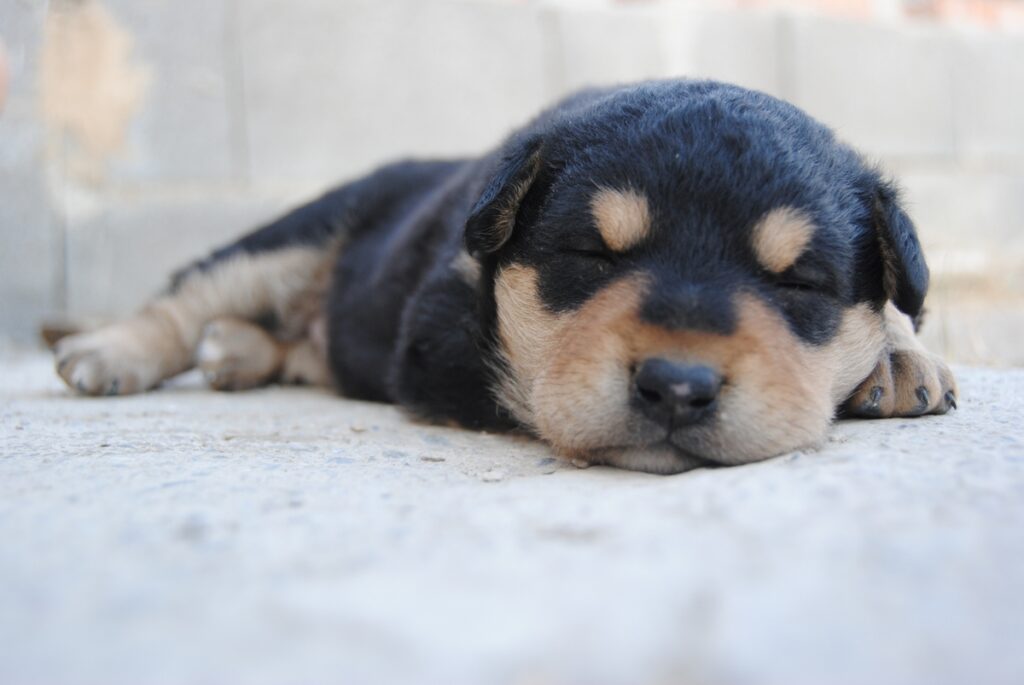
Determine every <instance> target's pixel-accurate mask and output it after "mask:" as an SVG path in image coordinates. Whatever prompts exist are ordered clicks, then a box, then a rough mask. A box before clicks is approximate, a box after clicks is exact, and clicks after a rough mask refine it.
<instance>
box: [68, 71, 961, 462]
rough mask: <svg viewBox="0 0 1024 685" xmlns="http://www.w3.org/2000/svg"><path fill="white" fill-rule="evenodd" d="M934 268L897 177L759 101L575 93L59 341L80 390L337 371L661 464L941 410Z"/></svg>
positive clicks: (740, 95)
mask: <svg viewBox="0 0 1024 685" xmlns="http://www.w3.org/2000/svg"><path fill="white" fill-rule="evenodd" d="M927 287H928V269H927V266H926V265H925V262H924V258H923V256H922V254H921V247H920V245H919V243H918V239H917V236H916V234H915V231H914V227H913V224H912V223H911V221H910V219H909V218H908V217H907V215H906V213H905V212H904V210H903V209H902V208H901V206H900V204H899V200H898V197H897V194H896V191H895V189H894V188H893V186H892V185H890V184H889V183H888V182H887V181H885V180H883V178H881V176H880V174H879V172H878V171H877V170H876V169H874V168H872V167H871V166H869V165H868V164H866V163H865V161H864V160H863V159H862V158H861V157H860V156H859V155H858V154H857V153H855V152H854V151H853V150H851V149H850V148H849V147H847V146H845V145H844V144H842V143H840V142H838V141H837V140H836V139H835V137H834V136H833V134H832V133H831V132H830V131H829V130H828V129H827V128H825V127H824V126H822V125H821V124H819V123H817V122H815V121H814V120H812V119H811V118H810V117H808V116H807V115H806V114H804V113H802V112H801V111H800V110H798V109H796V108H795V107H793V106H791V105H789V104H787V103H785V102H781V101H779V100H776V99H774V98H772V97H769V96H767V95H764V94H761V93H757V92H752V91H749V90H744V89H742V88H738V87H735V86H731V85H726V84H721V83H714V82H708V81H690V80H674V81H663V82H650V83H641V84H638V85H633V86H627V87H620V88H611V89H601V90H590V91H586V92H583V93H581V94H578V95H575V96H573V97H570V98H568V99H567V100H564V101H563V102H561V103H560V104H558V105H557V106H555V107H554V108H552V109H550V110H548V111H546V112H544V113H542V114H541V115H540V116H539V117H537V118H536V119H535V120H534V121H533V122H531V123H530V124H528V125H527V126H526V127H524V128H522V129H521V130H519V131H517V132H516V133H514V134H513V135H512V136H511V137H510V138H509V139H508V140H507V141H506V142H505V143H504V144H503V145H502V146H501V148H500V149H499V150H497V151H495V152H492V153H491V154H488V155H487V156H485V157H482V158H479V159H464V160H454V161H427V162H423V161H407V162H400V163H397V164H393V165H390V166H386V167H384V168H382V169H380V170H378V171H376V172H375V173H373V174H371V175H369V176H367V177H365V178H362V179H360V180H357V181H354V182H352V183H349V184H346V185H343V186H341V187H339V188H337V189H335V190H333V191H331V192H329V193H327V194H326V195H324V196H323V197H321V198H320V199H318V200H316V201H314V202H312V203H310V204H308V205H305V206H303V207H300V208H299V209H297V210H295V211H293V212H292V213H290V214H288V215H286V216H284V217H283V218H281V219H279V220H277V221H275V222H273V223H271V224H269V225H267V226H265V227H263V228H261V229H259V230H257V231H255V232H254V233H251V234H249V235H247V236H245V237H244V238H242V239H241V240H239V241H238V242H236V243H234V244H232V245H229V246H227V247H225V248H223V249H221V250H219V251H217V252H215V253H213V254H212V255H211V256H209V257H208V258H206V259H204V260H202V261H200V262H198V263H196V264H194V265H192V266H191V267H189V268H187V269H185V270H183V271H181V272H179V273H178V274H177V275H176V276H175V277H174V279H173V284H172V285H171V287H170V289H169V290H168V291H167V292H166V293H165V294H164V295H162V296H160V297H159V298H157V299H156V300H154V301H153V302H151V303H150V304H149V305H148V306H146V307H145V308H144V309H143V310H142V312H141V313H139V314H138V315H136V316H135V317H133V318H131V319H128V320H126V321H123V322H120V323H117V324H115V325H112V326H109V327H107V328H102V329H100V330H98V331H94V332H90V333H85V334H80V335H75V336H72V337H70V338H65V339H64V340H62V341H61V343H60V345H59V346H58V348H57V352H56V357H57V370H58V372H59V374H60V375H61V377H62V378H63V379H64V380H65V381H66V382H67V383H68V385H70V386H71V387H72V388H74V389H76V390H77V391H79V392H81V393H82V394H85V395H118V394H127V393H134V392H141V391H144V390H148V389H150V388H153V387H154V386H156V385H157V384H159V383H160V382H161V381H162V380H164V379H166V378H168V377H170V376H173V375H175V374H178V373H180V372H182V371H185V370H186V369H189V368H191V367H193V366H199V367H200V368H201V369H202V370H203V371H204V373H205V374H206V377H207V379H208V380H209V382H210V384H211V385H212V386H213V387H214V388H217V389H221V390H237V389H243V388H251V387H255V386H259V385H262V384H266V383H270V382H283V383H311V384H323V385H328V384H330V385H334V386H336V387H337V388H338V389H339V390H340V391H341V393H343V394H344V395H346V396H349V397H354V398H359V399H365V400H376V401H382V402H394V403H397V404H399V405H401V406H403V407H406V408H408V409H409V410H411V411H412V412H414V413H415V414H417V415H419V416H421V417H425V418H427V419H430V420H435V421H441V422H453V423H457V424H460V425H463V426H467V427H471V428H480V429H489V430H499V429H516V428H518V429H525V430H527V431H529V432H532V433H534V434H535V435H537V436H539V437H540V438H542V439H544V440H546V441H548V442H549V443H550V444H551V445H552V446H553V447H554V449H555V450H556V451H557V452H558V453H559V454H561V455H562V456H564V457H566V458H569V459H571V460H573V461H574V462H575V463H578V464H581V465H582V464H589V463H604V464H613V465H617V466H621V467H625V468H630V469H637V470H643V471H651V472H657V473H674V472H679V471H683V470H686V469H688V468H691V467H694V466H698V465H704V464H709V463H714V464H741V463H746V462H751V461H756V460H760V459H764V458H767V457H771V456H773V455H778V454H781V453H783V452H786V451H789V450H792V449H794V448H798V447H803V446H807V445H812V444H814V443H816V442H817V441H819V440H821V439H822V437H823V436H824V435H825V433H826V430H827V428H828V426H829V423H830V421H831V420H832V418H833V417H834V416H835V415H836V413H837V411H839V412H841V413H843V414H846V415H850V416H862V417H889V416H918V415H922V414H941V413H944V412H946V411H947V410H948V409H949V408H951V407H955V405H956V393H957V391H956V385H955V382H954V380H953V377H952V375H951V373H950V371H949V369H948V368H947V367H946V365H945V364H943V363H942V362H941V361H940V360H938V359H937V358H935V357H934V356H932V355H931V354H929V353H928V352H927V351H926V350H925V349H924V348H922V347H921V345H920V344H919V343H918V341H917V339H916V337H915V332H914V329H915V322H916V321H917V320H918V318H919V316H920V314H921V309H922V303H923V301H924V297H925V292H926V290H927Z"/></svg>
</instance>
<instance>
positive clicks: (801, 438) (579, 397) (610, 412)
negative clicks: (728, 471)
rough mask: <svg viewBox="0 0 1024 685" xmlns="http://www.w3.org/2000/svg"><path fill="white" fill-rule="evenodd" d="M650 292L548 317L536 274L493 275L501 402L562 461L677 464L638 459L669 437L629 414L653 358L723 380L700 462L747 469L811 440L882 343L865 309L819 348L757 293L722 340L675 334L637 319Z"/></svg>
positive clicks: (879, 328)
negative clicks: (504, 370)
mask: <svg viewBox="0 0 1024 685" xmlns="http://www.w3.org/2000/svg"><path fill="white" fill-rule="evenodd" d="M646 289H647V283H646V281H645V280H644V278H643V277H639V276H636V277H632V278H625V279H622V280H619V281H617V282H615V283H613V284H611V285H610V286H608V287H606V288H604V289H603V290H601V291H600V292H598V293H597V294H596V295H595V296H594V297H593V298H591V300H590V301H589V302H587V303H586V304H585V305H584V306H583V307H581V308H580V309H579V310H577V311H575V312H571V313H566V314H561V315H555V314H553V313H551V312H549V311H548V310H547V309H546V308H545V307H544V306H543V303H542V302H541V300H540V297H539V294H538V292H537V273H536V271H535V270H533V269H531V268H527V267H522V266H513V267H509V268H506V269H505V270H503V271H502V272H501V273H500V274H499V276H498V279H497V288H496V298H497V304H498V319H499V333H500V336H501V341H502V346H503V348H504V351H505V355H506V362H507V364H508V366H509V367H510V368H511V370H512V373H511V374H509V375H508V377H507V378H506V380H505V382H504V383H503V385H502V387H501V388H499V392H498V396H499V400H500V401H502V402H503V403H504V404H505V405H506V406H508V407H509V408H510V409H511V410H512V411H513V412H514V414H515V415H516V416H517V418H519V419H520V420H521V421H523V422H524V423H526V424H527V425H530V426H532V427H533V428H534V430H536V432H537V433H538V434H539V435H540V436H541V437H543V438H545V439H546V440H548V441H549V442H551V443H552V445H553V446H554V447H555V449H556V450H557V451H559V452H560V453H562V454H563V455H566V456H569V457H574V458H580V459H587V460H594V461H597V462H602V463H616V464H619V465H621V466H629V467H631V468H643V469H644V470H657V471H670V470H673V469H675V470H678V469H679V468H681V466H680V465H681V464H682V463H683V460H676V461H674V462H670V461H666V458H665V456H664V455H662V457H658V458H657V459H654V457H651V459H654V460H653V461H651V459H646V458H644V459H641V458H640V457H639V456H637V454H638V453H637V452H636V450H637V449H642V448H646V447H648V446H649V445H651V444H652V442H654V441H657V440H660V439H663V438H664V435H663V434H660V435H653V434H651V433H650V432H649V429H650V426H648V427H647V428H644V427H643V425H642V420H640V419H638V418H637V415H636V414H635V412H633V411H632V410H631V409H630V408H629V398H630V392H631V382H632V379H631V376H630V373H631V372H630V369H631V367H632V366H633V365H634V364H635V363H637V362H638V361H642V360H643V359H647V358H652V357H664V358H668V359H673V360H677V361H680V362H683V363H697V364H706V365H709V366H712V367H713V368H715V369H716V370H718V371H719V372H720V373H722V375H723V376H724V377H725V378H726V381H727V385H726V390H725V391H723V395H722V397H721V398H720V400H721V401H720V408H719V411H718V413H717V416H716V422H715V425H714V427H712V428H707V429H703V430H704V432H703V434H702V435H701V436H700V441H699V444H700V448H701V450H703V452H702V455H703V456H710V457H712V458H715V459H717V460H720V461H723V462H727V463H742V462H746V461H753V460H757V459H763V458H766V457H769V456H773V455H775V454H780V453H781V452H784V451H786V450H790V449H795V448H797V447H801V446H805V445H809V444H812V443H814V442H816V441H817V440H819V439H821V437H823V435H824V432H825V430H826V428H827V426H828V424H829V421H830V420H831V418H832V416H833V412H834V409H835V407H836V405H837V404H838V403H839V402H841V401H842V400H843V399H844V398H845V397H847V396H848V395H849V393H850V392H852V390H853V389H854V388H855V387H856V386H857V384H858V383H859V382H860V381H861V380H862V379H863V378H864V377H865V376H866V375H867V374H868V373H870V371H871V369H872V367H873V365H874V364H875V363H876V361H877V359H878V354H879V351H880V350H881V349H882V347H883V346H884V344H885V331H884V328H883V325H882V317H881V316H879V314H878V313H877V312H875V311H873V310H871V308H870V307H869V306H867V305H858V306H855V307H852V308H850V309H848V310H847V311H846V312H845V313H844V315H843V319H842V321H841V322H840V326H839V329H838V330H837V332H836V335H835V336H834V337H833V339H832V340H831V341H830V342H829V343H827V344H825V345H822V346H814V345H809V344H806V343H804V342H803V341H801V340H800V339H798V338H797V337H796V336H794V334H793V333H792V332H791V331H790V330H789V327H788V325H787V324H786V322H785V320H784V319H783V317H782V316H781V315H780V314H778V313H777V312H776V311H775V310H774V309H772V308H771V307H770V306H769V305H768V304H767V303H765V302H763V301H762V300H761V299H759V298H757V297H756V296H754V295H752V294H740V295H738V296H737V297H736V308H737V319H738V321H737V327H736V330H735V331H734V332H733V333H731V334H729V335H720V334H712V333H706V332H701V331H670V330H666V329H663V328H660V327H657V326H653V325H651V324H649V323H647V322H645V321H643V320H641V319H640V317H639V316H638V311H639V310H640V304H641V303H642V301H643V297H644V295H645V293H646ZM638 421H641V423H638ZM645 430H647V431H648V432H647V433H645V432H644V431H645ZM624 460H625V461H624ZM627 462H628V463H627Z"/></svg>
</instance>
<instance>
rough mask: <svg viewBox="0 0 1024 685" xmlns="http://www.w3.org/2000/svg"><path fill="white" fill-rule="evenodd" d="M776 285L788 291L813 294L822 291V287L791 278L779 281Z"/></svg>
mask: <svg viewBox="0 0 1024 685" xmlns="http://www.w3.org/2000/svg"><path fill="white" fill-rule="evenodd" d="M775 285H776V286H778V287H780V288H784V289H786V290H797V291H801V292H813V291H815V290H820V289H821V288H820V286H818V285H816V284H814V283H811V282H809V281H799V280H795V279H791V278H787V279H782V280H778V281H776V282H775Z"/></svg>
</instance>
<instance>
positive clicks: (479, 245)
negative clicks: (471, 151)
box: [466, 137, 541, 257]
mask: <svg viewBox="0 0 1024 685" xmlns="http://www.w3.org/2000/svg"><path fill="white" fill-rule="evenodd" d="M540 153H541V140H540V138H537V137H534V138H528V139H526V140H525V141H521V142H518V143H516V144H514V145H513V147H512V148H511V149H510V150H509V151H507V152H506V153H505V155H504V157H502V159H501V162H500V163H499V164H498V170H497V172H496V173H495V175H494V177H493V178H492V179H491V180H490V182H489V183H488V184H487V188H485V189H484V192H483V194H482V195H481V196H480V199H479V200H477V201H476V205H474V206H473V209H472V211H471V212H470V213H469V218H468V219H467V220H466V249H467V250H468V251H469V253H470V254H471V255H473V256H474V257H479V256H480V255H483V254H490V253H492V252H496V251H497V250H498V249H499V248H500V247H501V246H502V245H504V244H505V243H506V242H507V241H508V239H509V238H510V237H511V236H512V230H513V229H514V228H515V223H516V214H517V213H518V211H519V205H520V203H522V201H523V198H524V197H526V193H527V192H528V191H529V190H530V185H531V184H532V183H533V180H534V179H535V178H536V177H537V174H538V172H539V171H540V166H541V154H540Z"/></svg>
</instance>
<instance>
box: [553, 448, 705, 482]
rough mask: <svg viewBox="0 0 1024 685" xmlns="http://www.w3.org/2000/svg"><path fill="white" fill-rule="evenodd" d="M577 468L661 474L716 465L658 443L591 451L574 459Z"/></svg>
mask: <svg viewBox="0 0 1024 685" xmlns="http://www.w3.org/2000/svg"><path fill="white" fill-rule="evenodd" d="M573 462H574V463H576V464H578V465H583V464H586V465H599V464H600V465H606V466H616V467H618V468H622V469H629V470H630V471H643V472H645V473H656V474H660V475H671V474H674V473H683V472H684V471H690V470H692V469H696V468H700V467H702V466H717V465H718V464H717V463H716V462H713V461H711V460H709V459H704V458H702V457H698V456H695V455H692V454H688V453H686V452H684V451H683V450H680V449H678V448H675V447H673V446H671V445H669V444H668V443H665V442H660V443H657V444H654V445H648V446H646V447H606V448H602V449H597V450H591V451H589V452H587V453H586V454H579V455H576V456H574V457H573Z"/></svg>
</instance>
